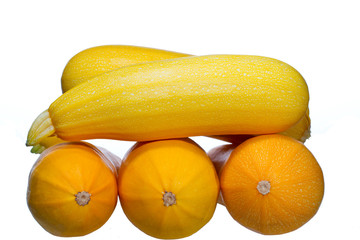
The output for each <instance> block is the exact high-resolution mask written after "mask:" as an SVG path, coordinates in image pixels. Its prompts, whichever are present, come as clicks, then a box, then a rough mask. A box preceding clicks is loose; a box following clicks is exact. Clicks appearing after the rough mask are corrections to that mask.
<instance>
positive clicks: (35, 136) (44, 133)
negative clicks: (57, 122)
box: [26, 110, 55, 151]
mask: <svg viewBox="0 0 360 240" xmlns="http://www.w3.org/2000/svg"><path fill="white" fill-rule="evenodd" d="M53 134H55V128H54V126H53V124H52V122H51V119H50V115H49V111H48V110H45V111H43V112H42V113H41V114H40V115H39V116H38V117H37V118H36V119H35V121H34V122H33V124H32V125H31V127H30V130H29V133H28V136H27V140H26V146H28V147H30V146H34V147H35V149H34V151H37V150H36V149H37V148H38V146H37V145H39V144H40V143H41V141H42V140H43V139H45V138H46V137H49V136H51V135H53Z"/></svg>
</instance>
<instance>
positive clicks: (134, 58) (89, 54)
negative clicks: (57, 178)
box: [61, 45, 190, 92]
mask: <svg viewBox="0 0 360 240" xmlns="http://www.w3.org/2000/svg"><path fill="white" fill-rule="evenodd" d="M185 56H190V55H189V54H185V53H178V52H172V51H166V50H162V49H155V48H148V47H138V46H128V45H104V46H96V47H92V48H88V49H85V50H83V51H81V52H79V53H78V54H76V55H75V56H73V57H72V58H71V59H70V60H69V62H68V63H67V64H66V66H65V68H64V71H63V74H62V77H61V87H62V90H63V92H66V91H68V90H69V89H71V88H73V87H75V86H76V85H79V84H80V83H82V82H85V81H87V80H88V79H89V78H92V77H94V76H97V75H99V74H102V73H104V72H107V71H110V70H114V69H116V68H119V67H123V66H127V65H131V64H136V63H143V62H150V61H157V60H163V59H170V58H178V57H185Z"/></svg>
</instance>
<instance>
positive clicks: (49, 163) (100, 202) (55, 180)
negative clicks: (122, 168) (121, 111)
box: [27, 142, 120, 237]
mask: <svg viewBox="0 0 360 240" xmlns="http://www.w3.org/2000/svg"><path fill="white" fill-rule="evenodd" d="M119 160H120V159H119V158H118V157H116V156H115V155H114V154H112V153H110V152H108V151H107V150H105V149H101V150H100V149H99V148H96V147H95V146H93V145H91V144H88V143H85V142H67V143H61V144H58V145H55V146H52V147H50V148H48V149H46V151H44V152H43V153H42V154H41V155H40V156H39V159H38V160H37V161H36V163H35V164H34V166H33V168H32V170H31V172H30V176H29V185H28V189H27V203H28V207H29V209H30V211H31V213H32V215H33V217H34V218H35V219H36V221H37V222H38V223H39V224H40V225H41V226H42V227H43V228H44V229H45V230H46V231H48V232H49V233H51V234H53V235H56V236H62V237H74V236H83V235H86V234H89V233H91V232H93V231H95V230H97V229H98V228H100V227H101V226H102V225H103V224H105V222H106V221H107V220H108V219H109V218H110V216H111V215H112V213H113V211H114V209H115V207H116V204H117V197H118V193H117V171H118V168H119Z"/></svg>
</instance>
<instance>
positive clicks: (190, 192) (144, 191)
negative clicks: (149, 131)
mask: <svg viewBox="0 0 360 240" xmlns="http://www.w3.org/2000/svg"><path fill="white" fill-rule="evenodd" d="M118 182H119V185H118V188H119V196H120V203H121V206H122V209H123V210H124V213H125V214H126V216H127V217H128V218H129V220H130V221H131V222H132V223H133V224H134V225H135V226H136V227H138V228H139V229H140V230H141V231H143V232H144V233H146V234H148V235H150V236H153V237H156V238H160V239H174V238H183V237H187V236H190V235H192V234H193V233H195V232H197V231H198V230H199V229H201V228H202V227H203V226H204V225H205V224H206V223H208V222H209V220H210V219H211V218H212V216H213V214H214V211H215V208H216V202H217V197H218V194H219V182H218V177H217V174H216V171H215V168H214V166H213V165H212V163H211V161H210V159H209V158H208V156H207V155H206V153H205V151H204V150H203V149H201V148H200V147H199V146H198V145H197V144H196V143H195V142H193V141H192V140H190V139H173V140H160V141H153V142H147V143H137V144H136V145H135V146H134V147H133V148H132V149H130V151H129V152H128V153H127V155H126V157H125V158H124V160H123V162H122V164H121V166H120V171H119V179H118ZM165 192H171V193H173V194H174V195H175V198H176V203H175V204H173V205H170V206H165V205H164V200H163V196H164V193H165Z"/></svg>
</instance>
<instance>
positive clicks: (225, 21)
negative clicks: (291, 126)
mask: <svg viewBox="0 0 360 240" xmlns="http://www.w3.org/2000/svg"><path fill="white" fill-rule="evenodd" d="M356 3H357V1H349V0H342V1H331V0H327V1H321V0H320V1H313V0H312V1H308V0H301V1H288V0H286V1H279V0H273V1H268V0H266V1H226V0H221V1H210V0H207V1H196V0H190V1H189V0H182V1H169V0H168V1H158V0H150V1H145V0H144V1H137V0H133V1H106V0H102V1H89V0H86V1H83V0H78V1H68V0H62V1H39V0H32V1H16V0H14V1H2V2H1V4H0V22H1V38H0V41H1V44H0V48H1V51H0V54H1V58H0V60H1V65H0V66H1V72H0V74H1V75H0V78H1V87H0V91H1V94H0V109H1V111H0V114H1V118H0V141H1V142H0V148H1V153H2V154H1V167H0V184H1V187H0V217H1V220H2V224H1V233H2V236H6V239H21V238H24V237H31V238H32V239H38V240H40V239H59V238H56V237H54V236H52V235H50V234H49V233H47V232H46V231H45V230H43V229H42V228H41V227H40V226H39V225H38V224H37V222H36V221H35V220H34V219H33V218H32V216H31V214H30V212H29V210H28V208H27V205H26V198H25V194H26V187H27V177H28V174H29V171H30V168H31V166H32V164H33V163H34V161H35V160H36V159H37V157H38V155H35V154H31V153H30V148H26V147H25V139H26V135H27V131H28V129H29V127H30V125H31V123H32V121H33V120H34V119H35V117H36V116H37V115H38V114H39V113H40V112H41V111H43V110H44V109H46V108H47V107H48V106H49V105H50V104H51V102H52V101H53V100H55V98H57V97H58V96H59V95H60V94H61V90H60V77H61V74H62V71H63V68H64V67H65V64H66V63H67V61H68V60H69V59H70V58H71V57H72V56H73V55H75V54H76V53H78V52H79V51H81V50H84V49H86V48H89V47H93V46H97V45H105V44H124V45H138V46H146V47H154V48H160V49H166V50H172V51H178V52H184V53H189V54H194V55H205V54H253V55H262V56H268V57H273V58H277V59H279V60H282V61H285V62H287V63H289V64H290V65H292V66H293V67H295V68H296V69H297V70H298V71H299V72H300V73H301V74H302V75H303V76H304V78H305V79H306V81H307V83H308V86H309V90H310V98H311V99H310V116H311V119H312V137H311V139H310V140H308V141H307V142H306V146H307V147H308V148H309V149H310V150H311V151H312V152H313V154H314V155H315V156H316V158H317V159H318V162H319V164H320V165H321V167H322V169H323V172H324V176H325V184H326V186H325V196H324V200H323V203H322V205H321V207H320V209H319V211H318V213H317V214H316V216H315V217H314V218H313V219H311V220H310V222H308V223H307V224H306V225H304V226H303V227H302V228H300V229H298V230H296V231H294V232H291V233H288V234H284V235H281V236H263V235H260V234H257V233H254V232H252V231H250V230H247V229H245V228H244V227H242V226H240V225H239V224H238V223H236V222H235V221H234V220H233V219H232V218H231V217H230V215H229V214H228V213H227V211H226V209H225V208H224V207H223V206H219V207H218V208H217V209H216V212H215V214H214V217H213V218H212V219H211V221H210V222H209V223H208V224H207V225H206V226H205V227H203V228H202V229H201V230H200V231H198V232H197V233H195V234H194V235H192V236H191V237H189V238H188V239H209V238H210V237H214V238H223V239H274V238H276V239H291V240H296V239H307V238H321V239H324V238H327V237H343V238H346V239H359V231H358V230H359V229H360V220H359V215H360V209H359V208H360V207H359V206H360V204H359V199H360V191H359V186H360V184H359V178H358V176H359V169H360V157H359V147H360V141H359V135H360V130H359V129H360V128H359V125H360V107H359V103H360V97H359V87H358V85H357V82H359V80H360V79H359V78H360V74H359V70H360V61H359V56H360V47H359V45H360V37H359V35H358V33H359V29H360V25H359V24H360V14H359V10H360V8H359V7H358V6H357V5H356ZM196 140H198V142H199V143H200V144H201V146H202V147H203V148H204V149H205V150H208V149H210V148H212V147H213V146H216V145H218V144H221V143H222V142H220V141H215V140H209V139H207V138H196ZM96 143H97V144H101V145H102V146H103V147H107V148H108V149H109V150H112V151H113V152H114V153H116V154H118V155H119V156H121V157H122V156H123V154H124V153H125V151H126V150H127V149H128V148H129V147H130V146H131V145H132V143H130V142H118V141H107V140H103V141H99V142H96ZM100 238H102V239H152V238H151V237H148V236H147V235H145V234H144V233H142V232H141V231H139V230H138V229H136V228H135V227H134V226H133V225H132V224H131V223H130V222H129V221H128V220H127V218H126V217H125V215H124V214H123V212H122V209H121V207H120V206H118V208H116V210H115V212H114V214H113V216H112V217H111V218H110V220H109V221H108V222H107V223H106V224H105V225H104V226H103V227H102V228H101V229H99V230H98V231H96V232H94V233H92V234H89V235H87V236H85V237H82V239H100Z"/></svg>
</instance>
